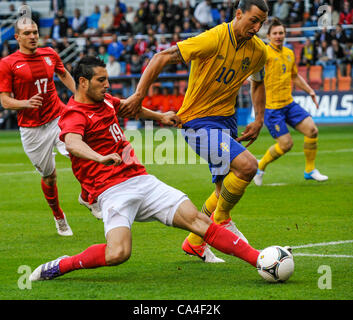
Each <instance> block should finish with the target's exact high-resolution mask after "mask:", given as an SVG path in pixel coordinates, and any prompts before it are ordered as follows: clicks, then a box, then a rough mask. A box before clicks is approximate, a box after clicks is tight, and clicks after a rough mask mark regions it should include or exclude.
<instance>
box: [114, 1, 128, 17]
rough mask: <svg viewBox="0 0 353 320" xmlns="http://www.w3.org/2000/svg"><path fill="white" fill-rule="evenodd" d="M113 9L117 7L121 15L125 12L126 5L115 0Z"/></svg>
mask: <svg viewBox="0 0 353 320" xmlns="http://www.w3.org/2000/svg"><path fill="white" fill-rule="evenodd" d="M115 7H118V8H119V9H120V11H121V12H122V13H123V14H125V13H126V12H127V8H126V4H125V3H124V2H122V1H120V0H116V2H115Z"/></svg>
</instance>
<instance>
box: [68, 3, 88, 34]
mask: <svg viewBox="0 0 353 320" xmlns="http://www.w3.org/2000/svg"><path fill="white" fill-rule="evenodd" d="M71 27H72V29H73V31H74V32H75V33H77V34H81V33H83V31H84V30H85V28H86V18H85V17H84V16H83V15H82V14H81V10H80V9H78V8H76V9H75V10H74V18H73V19H72V23H71Z"/></svg>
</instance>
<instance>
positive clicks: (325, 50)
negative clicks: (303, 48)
mask: <svg viewBox="0 0 353 320" xmlns="http://www.w3.org/2000/svg"><path fill="white" fill-rule="evenodd" d="M333 62H334V61H333V50H332V47H329V44H328V43H327V41H322V42H321V45H320V46H319V47H318V49H317V61H316V64H317V65H319V66H322V67H326V66H327V65H329V64H332V63H333Z"/></svg>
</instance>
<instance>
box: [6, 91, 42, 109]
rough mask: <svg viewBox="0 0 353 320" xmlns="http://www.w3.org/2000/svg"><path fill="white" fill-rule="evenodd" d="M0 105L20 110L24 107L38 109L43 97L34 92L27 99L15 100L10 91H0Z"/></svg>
mask: <svg viewBox="0 0 353 320" xmlns="http://www.w3.org/2000/svg"><path fill="white" fill-rule="evenodd" d="M0 101H1V105H2V106H3V107H4V108H5V109H10V110H22V109H25V108H30V109H31V108H32V109H38V108H39V107H41V106H42V104H43V97H42V96H41V95H40V94H36V95H34V96H33V97H31V98H30V99H28V100H17V99H14V98H12V97H11V93H10V92H1V93H0Z"/></svg>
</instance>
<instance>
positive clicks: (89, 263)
mask: <svg viewBox="0 0 353 320" xmlns="http://www.w3.org/2000/svg"><path fill="white" fill-rule="evenodd" d="M106 247H107V245H106V244H105V243H104V244H95V245H93V246H90V247H88V248H87V249H86V250H85V251H83V252H81V253H80V254H77V255H75V256H72V257H67V258H64V259H62V260H61V261H60V263H59V268H60V273H61V274H64V273H67V272H70V271H73V270H77V269H93V268H98V267H104V266H106V265H107V263H106V261H105V248H106Z"/></svg>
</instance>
